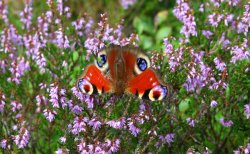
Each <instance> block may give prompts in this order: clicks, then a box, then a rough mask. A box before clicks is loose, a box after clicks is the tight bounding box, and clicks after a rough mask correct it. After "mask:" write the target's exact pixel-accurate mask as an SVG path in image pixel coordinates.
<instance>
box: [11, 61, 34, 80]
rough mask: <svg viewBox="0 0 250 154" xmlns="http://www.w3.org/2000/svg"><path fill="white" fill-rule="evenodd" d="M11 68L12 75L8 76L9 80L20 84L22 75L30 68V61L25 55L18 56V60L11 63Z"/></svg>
mask: <svg viewBox="0 0 250 154" xmlns="http://www.w3.org/2000/svg"><path fill="white" fill-rule="evenodd" d="M9 70H10V72H11V74H12V77H10V78H8V81H9V82H15V83H16V84H20V82H21V79H20V78H21V76H23V75H24V73H25V72H26V71H28V70H30V66H29V62H28V61H25V60H24V58H23V57H22V58H20V57H18V58H17V60H16V61H13V62H12V63H11V68H10V69H9Z"/></svg>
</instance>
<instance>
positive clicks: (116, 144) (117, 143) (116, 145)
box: [109, 139, 120, 152]
mask: <svg viewBox="0 0 250 154" xmlns="http://www.w3.org/2000/svg"><path fill="white" fill-rule="evenodd" d="M119 146H120V140H119V139H116V140H115V141H114V142H113V143H112V145H111V147H110V149H109V151H111V152H117V151H118V149H119Z"/></svg>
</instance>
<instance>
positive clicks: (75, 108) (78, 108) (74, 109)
mask: <svg viewBox="0 0 250 154" xmlns="http://www.w3.org/2000/svg"><path fill="white" fill-rule="evenodd" d="M82 110H83V108H82V107H81V106H79V105H74V106H73V107H72V108H71V112H73V113H75V114H78V115H79V114H81V113H82Z"/></svg>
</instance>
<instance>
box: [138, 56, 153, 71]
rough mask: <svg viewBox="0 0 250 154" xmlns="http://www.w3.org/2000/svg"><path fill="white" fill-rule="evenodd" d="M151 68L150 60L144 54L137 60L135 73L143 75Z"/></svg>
mask: <svg viewBox="0 0 250 154" xmlns="http://www.w3.org/2000/svg"><path fill="white" fill-rule="evenodd" d="M149 67H150V60H149V58H148V57H147V56H146V55H144V54H140V55H139V56H138V58H137V60H136V65H135V73H136V74H141V73H142V72H143V71H145V70H146V69H148V68H149Z"/></svg>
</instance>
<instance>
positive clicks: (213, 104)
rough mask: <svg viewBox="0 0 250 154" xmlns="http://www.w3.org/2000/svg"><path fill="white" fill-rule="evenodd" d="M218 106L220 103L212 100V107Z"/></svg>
mask: <svg viewBox="0 0 250 154" xmlns="http://www.w3.org/2000/svg"><path fill="white" fill-rule="evenodd" d="M217 105H218V103H217V102H216V101H215V100H212V101H211V103H210V106H211V107H216V106H217Z"/></svg>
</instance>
